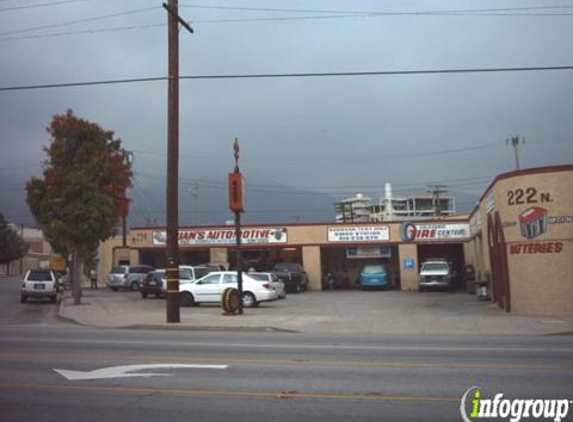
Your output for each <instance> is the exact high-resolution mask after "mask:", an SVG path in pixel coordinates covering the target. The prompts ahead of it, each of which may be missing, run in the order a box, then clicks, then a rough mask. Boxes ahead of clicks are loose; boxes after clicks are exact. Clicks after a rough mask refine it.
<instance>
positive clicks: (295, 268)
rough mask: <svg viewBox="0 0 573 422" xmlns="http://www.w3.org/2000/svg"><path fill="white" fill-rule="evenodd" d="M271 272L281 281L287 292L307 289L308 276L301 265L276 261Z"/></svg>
mask: <svg viewBox="0 0 573 422" xmlns="http://www.w3.org/2000/svg"><path fill="white" fill-rule="evenodd" d="M272 272H273V273H275V274H276V275H277V277H278V278H279V279H280V280H282V281H283V283H284V284H285V288H286V290H287V292H289V293H290V292H292V293H299V292H301V291H303V290H308V276H307V275H306V272H305V271H304V268H302V265H300V264H295V263H291V262H283V263H278V264H275V266H274V268H273V271H272Z"/></svg>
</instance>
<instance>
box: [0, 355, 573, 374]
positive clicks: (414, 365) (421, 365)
mask: <svg viewBox="0 0 573 422" xmlns="http://www.w3.org/2000/svg"><path fill="white" fill-rule="evenodd" d="M0 359H4V360H24V361H27V360H35V361H43V360H49V361H53V360H55V359H58V360H64V361H66V362H69V361H70V360H78V361H80V360H91V361H93V360H99V361H101V360H132V361H142V360H144V361H159V362H162V361H163V362H165V361H167V362H176V363H181V364H221V362H224V363H225V364H236V365H269V366H277V365H280V366H336V367H350V368H382V369H384V368H389V369H461V370H464V369H492V370H496V369H507V370H512V369H515V370H523V369H529V370H558V371H562V370H573V364H562V365H539V364H528V363H488V362H485V363H477V362H445V363H439V362H403V361H402V362H384V361H345V360H310V359H237V358H231V359H228V358H221V359H216V358H202V357H196V358H189V357H177V356H173V355H169V356H167V355H157V356H154V355H129V354H125V355H122V354H114V355H111V354H81V355H78V354H63V353H53V354H48V353H40V352H38V353H30V352H19V351H2V352H0Z"/></svg>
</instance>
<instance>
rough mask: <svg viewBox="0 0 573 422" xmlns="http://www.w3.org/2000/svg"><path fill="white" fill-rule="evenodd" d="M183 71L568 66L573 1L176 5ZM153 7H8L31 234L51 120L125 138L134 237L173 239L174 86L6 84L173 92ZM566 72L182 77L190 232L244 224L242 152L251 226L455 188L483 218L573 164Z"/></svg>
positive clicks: (6, 75)
mask: <svg viewBox="0 0 573 422" xmlns="http://www.w3.org/2000/svg"><path fill="white" fill-rule="evenodd" d="M179 14H180V16H181V17H182V18H183V19H184V20H186V21H188V22H190V24H191V26H192V27H193V29H194V33H193V34H190V33H188V32H187V31H185V30H181V31H180V40H179V43H180V75H181V76H214V75H247V74H249V75H263V74H309V73H344V72H389V71H397V72H403V71H419V70H455V69H502V68H524V67H538V68H547V67H556V66H573V49H571V40H572V39H573V2H569V3H567V1H566V0H560V1H557V0H555V1H550V0H521V1H506V0H495V1H493V0H489V1H488V0H480V1H475V0H474V1H464V0H459V1H453V0H450V1H445V0H433V1H432V0H420V1H415V0H411V1H404V0H399V1H398V0H396V1H390V0H388V1H384V0H376V1H373V0H372V1H367V0H353V1H350V0H345V1H344V0H322V1H320V0H306V1H297V0H290V1H288V2H287V1H268V0H267V1H261V0H235V1H230V0H200V1H191V0H179ZM166 23H167V16H166V11H165V10H164V9H163V8H162V7H161V1H158V0H0V57H1V59H0V110H1V111H0V147H1V149H0V151H1V153H0V213H1V214H3V215H4V216H5V218H6V219H7V220H9V221H11V222H13V223H15V224H20V223H23V224H25V225H28V226H33V225H34V224H35V223H34V221H33V218H32V217H31V215H30V213H29V211H28V209H27V206H26V203H25V189H24V185H25V182H26V181H27V180H29V179H30V178H31V177H32V176H40V175H41V172H42V165H41V163H42V162H43V161H44V160H45V159H46V156H45V153H44V151H43V147H45V146H46V145H47V144H48V142H49V136H48V134H47V133H46V131H45V128H46V127H47V126H48V124H49V122H50V120H51V118H52V116H53V115H55V114H60V113H63V112H65V111H66V110H67V109H72V110H73V111H74V112H75V114H76V115H78V116H80V117H82V118H85V119H87V120H90V121H93V122H96V123H98V124H100V125H101V126H102V127H103V128H105V129H107V130H113V131H115V134H116V136H117V137H119V138H121V139H122V144H123V146H124V148H126V149H127V150H130V151H133V153H134V188H133V189H131V190H130V191H129V196H130V197H131V199H132V204H131V215H130V224H131V225H144V224H159V225H161V224H164V222H165V205H164V204H165V179H166V161H167V158H166V150H167V82H166V81H164V80H160V81H155V82H134V83H123V84H103V85H92V86H78V87H58V88H46V89H15V90H2V88H14V87H26V86H34V85H49V84H65V83H74V82H90V81H109V80H120V79H122V80H123V79H141V78H149V77H165V76H166V75H167V27H166ZM572 116H573V70H537V71H528V72H525V71H522V72H517V71H513V72H475V73H438V74H414V75H412V74H394V75H384V74H381V75H380V74H379V75H369V76H350V75H348V76H321V77H310V76H305V77H281V78H278V77H273V78H241V79H224V78H212V79H192V80H190V79H187V80H185V79H184V80H181V82H180V168H179V172H180V185H179V201H180V216H179V221H180V224H181V225H188V224H223V223H224V222H225V221H226V220H229V219H231V218H232V215H231V213H230V211H229V210H228V206H227V191H226V189H227V188H226V177H227V173H228V172H230V171H232V169H233V155H232V154H233V150H232V144H233V140H234V138H235V137H237V138H238V139H239V142H240V145H241V158H240V165H241V170H242V172H243V173H244V175H245V178H246V182H247V212H246V214H245V221H246V222H249V223H257V222H259V223H268V222H276V223H289V222H294V221H298V222H301V221H304V222H309V221H323V222H324V221H332V220H333V219H334V208H333V205H332V204H333V202H334V201H336V200H340V199H343V198H346V197H349V196H353V195H354V194H356V193H358V192H360V193H364V194H365V195H367V196H369V197H371V198H373V200H374V201H377V200H378V198H379V197H380V196H381V195H382V194H383V192H384V183H386V182H389V183H392V186H393V191H394V194H395V195H402V196H406V195H410V194H416V193H423V192H426V190H427V189H428V185H429V184H442V185H446V186H447V187H446V188H445V189H446V190H447V191H448V194H449V195H452V196H454V197H456V200H457V206H458V210H459V211H468V210H471V209H472V208H473V207H474V206H475V204H476V201H477V200H478V199H479V197H480V196H481V195H482V194H483V192H484V190H485V189H486V188H487V186H488V185H489V184H490V183H491V182H492V180H493V179H494V178H495V176H496V175H498V174H501V173H504V172H508V171H512V170H514V169H515V159H514V151H513V149H512V148H511V147H509V146H508V145H507V143H506V140H507V139H508V138H510V137H513V136H519V137H522V138H524V139H525V143H524V144H522V145H520V147H519V154H520V161H521V165H522V167H523V168H532V167H541V166H552V165H560V164H571V163H573V118H572Z"/></svg>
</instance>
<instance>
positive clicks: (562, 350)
mask: <svg viewBox="0 0 573 422" xmlns="http://www.w3.org/2000/svg"><path fill="white" fill-rule="evenodd" d="M2 341H3V342H4V343H8V342H11V341H15V342H22V343H34V344H38V343H56V344H58V345H59V344H66V343H67V344H81V345H88V344H98V345H110V344H111V345H127V346H144V347H151V346H154V345H157V346H163V345H164V344H159V343H157V344H154V343H152V342H150V341H149V340H142V341H137V340H114V341H111V340H93V339H48V338H45V339H38V338H23V337H3V338H2ZM168 344H169V345H170V346H185V347H195V348H196V347H220V346H221V343H213V342H193V341H188V342H181V341H170V342H169V343H168ZM225 347H226V348H227V350H230V349H232V348H233V347H235V348H248V349H258V350H260V349H280V350H281V351H284V350H285V349H300V350H327V351H333V350H367V351H381V352H384V351H407V352H409V351H414V352H508V353H523V352H527V353H563V354H571V353H573V348H572V347H569V346H566V347H530V346H524V347H519V346H516V347H507V346H499V347H495V346H492V347H486V346H477V347H471V346H427V345H422V344H420V345H413V346H408V345H396V346H390V345H373V346H367V345H343V344H295V343H288V344H282V343H279V344H269V343H225Z"/></svg>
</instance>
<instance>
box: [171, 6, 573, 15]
mask: <svg viewBox="0 0 573 422" xmlns="http://www.w3.org/2000/svg"><path fill="white" fill-rule="evenodd" d="M179 7H181V8H185V7H187V8H193V9H214V10H238V11H250V12H280V13H285V12H288V13H339V14H356V15H428V14H442V13H444V14H457V13H473V14H479V13H493V12H516V11H531V10H555V9H569V8H573V5H556V6H530V7H506V8H495V9H493V8H490V9H454V10H433V11H417V12H416V11H413V12H383V11H372V10H333V9H326V10H325V9H289V8H265V7H241V6H235V7H233V6H210V5H180V6H179Z"/></svg>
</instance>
